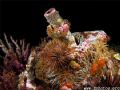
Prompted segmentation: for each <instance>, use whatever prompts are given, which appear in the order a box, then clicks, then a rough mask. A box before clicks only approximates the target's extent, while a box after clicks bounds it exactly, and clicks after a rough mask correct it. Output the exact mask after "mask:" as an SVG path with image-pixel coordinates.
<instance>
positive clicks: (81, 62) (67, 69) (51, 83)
mask: <svg viewBox="0 0 120 90" xmlns="http://www.w3.org/2000/svg"><path fill="white" fill-rule="evenodd" d="M44 16H45V18H46V19H47V22H48V23H49V25H48V26H47V34H48V36H49V37H50V39H43V40H42V42H41V43H40V45H39V46H36V47H33V48H30V47H29V44H26V43H25V42H24V41H23V40H21V41H18V42H17V41H16V40H14V39H13V38H12V37H10V39H9V40H8V39H7V36H6V34H4V37H5V41H3V40H0V48H1V51H2V52H3V53H4V55H1V56H0V60H1V62H2V63H1V64H0V90H83V88H84V87H91V88H92V89H91V90H93V88H94V87H119V86H120V54H119V53H118V52H117V51H115V50H113V49H112V48H110V47H109V46H108V45H107V41H108V40H109V36H107V34H106V33H105V32H104V31H102V30H97V31H85V32H75V33H71V32H70V23H69V22H68V21H67V20H65V19H63V18H62V17H61V16H60V15H59V12H58V11H56V9H55V8H51V9H49V10H48V11H46V12H45V14H44ZM119 89H120V88H119Z"/></svg>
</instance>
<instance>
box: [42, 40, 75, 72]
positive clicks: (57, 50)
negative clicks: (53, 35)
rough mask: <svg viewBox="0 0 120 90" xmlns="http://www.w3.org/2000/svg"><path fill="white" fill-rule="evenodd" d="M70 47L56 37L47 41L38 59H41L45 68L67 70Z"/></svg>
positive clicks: (69, 59)
mask: <svg viewBox="0 0 120 90" xmlns="http://www.w3.org/2000/svg"><path fill="white" fill-rule="evenodd" d="M72 52H73V50H72V49H70V48H68V46H67V45H66V44H65V43H63V42H62V41H60V40H58V39H54V40H52V41H49V42H48V44H47V45H46V46H45V48H44V49H43V50H42V51H41V53H40V60H43V62H44V64H45V66H46V68H47V67H49V68H50V69H51V70H53V71H54V70H55V71H63V70H68V68H69V62H70V61H71V58H70V54H71V53H72Z"/></svg>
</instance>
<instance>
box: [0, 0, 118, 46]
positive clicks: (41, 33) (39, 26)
mask: <svg viewBox="0 0 120 90" xmlns="http://www.w3.org/2000/svg"><path fill="white" fill-rule="evenodd" d="M51 7H55V8H56V9H57V10H58V11H59V12H60V15H61V16H62V17H63V18H65V19H68V20H69V21H70V22H71V32H78V31H79V32H80V31H91V30H104V31H105V32H106V33H107V34H108V35H109V36H110V37H111V42H110V43H114V44H118V45H120V33H119V30H120V2H112V1H111V2H106V1H104V2H103V1H101V2H97V1H96V2H92V1H87V2H86V1H74V0H73V1H56V0H49V1H29V2H27V1H24V2H23V1H22V2H17V1H16V2H15V1H14V2H9V1H7V2H2V6H1V13H0V14H1V16H2V17H1V26H0V27H1V29H0V38H3V32H5V33H7V35H8V36H9V35H12V36H13V37H14V38H15V39H26V41H27V42H30V43H31V45H37V44H38V43H39V41H40V38H42V37H45V36H47V34H46V27H47V25H48V23H47V22H46V19H45V18H44V12H45V11H46V10H48V9H49V8H51Z"/></svg>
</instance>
